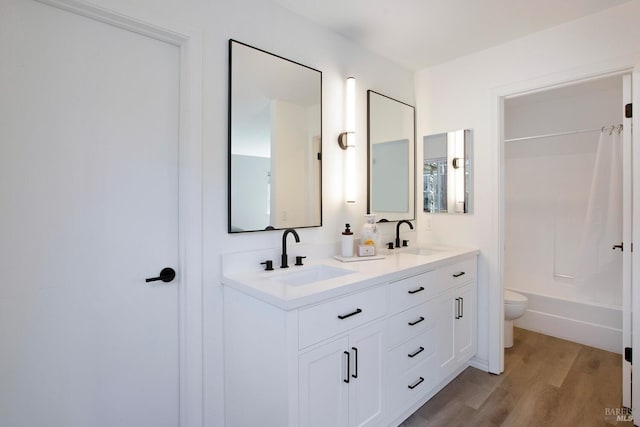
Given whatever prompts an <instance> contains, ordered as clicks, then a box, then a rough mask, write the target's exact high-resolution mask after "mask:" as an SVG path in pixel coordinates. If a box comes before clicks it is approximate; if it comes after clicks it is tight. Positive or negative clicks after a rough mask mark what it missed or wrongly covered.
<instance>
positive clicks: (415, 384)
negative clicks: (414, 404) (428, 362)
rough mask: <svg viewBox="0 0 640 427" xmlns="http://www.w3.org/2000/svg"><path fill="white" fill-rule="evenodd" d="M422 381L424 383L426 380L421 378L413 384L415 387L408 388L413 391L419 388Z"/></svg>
mask: <svg viewBox="0 0 640 427" xmlns="http://www.w3.org/2000/svg"><path fill="white" fill-rule="evenodd" d="M422 381H424V378H422V377H420V379H419V380H418V381H416V382H415V383H413V385H410V386H407V387H409V388H410V389H411V390H413V389H414V388H416V387H418V386H419V385H420V384H421V383H422Z"/></svg>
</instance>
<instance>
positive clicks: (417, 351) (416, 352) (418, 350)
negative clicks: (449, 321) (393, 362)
mask: <svg viewBox="0 0 640 427" xmlns="http://www.w3.org/2000/svg"><path fill="white" fill-rule="evenodd" d="M423 351H424V347H422V346H420V348H419V349H417V350H416V351H415V353H410V354H407V356H409V357H416V356H417V355H419V354H420V353H422V352H423Z"/></svg>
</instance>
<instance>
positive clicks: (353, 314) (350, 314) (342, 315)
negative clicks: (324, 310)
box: [338, 308, 362, 320]
mask: <svg viewBox="0 0 640 427" xmlns="http://www.w3.org/2000/svg"><path fill="white" fill-rule="evenodd" d="M358 313H362V310H361V309H359V308H358V309H356V311H353V312H351V313H349V314H339V315H338V319H340V320H343V319H346V318H347V317H351V316H355V315H356V314H358Z"/></svg>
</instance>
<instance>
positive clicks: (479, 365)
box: [469, 356, 489, 372]
mask: <svg viewBox="0 0 640 427" xmlns="http://www.w3.org/2000/svg"><path fill="white" fill-rule="evenodd" d="M469 366H473V367H474V368H476V369H480V370H481V371H485V372H489V361H488V360H485V359H480V358H479V357H478V356H473V358H472V359H471V360H470V361H469Z"/></svg>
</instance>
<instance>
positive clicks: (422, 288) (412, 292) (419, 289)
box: [408, 286, 424, 294]
mask: <svg viewBox="0 0 640 427" xmlns="http://www.w3.org/2000/svg"><path fill="white" fill-rule="evenodd" d="M420 291H424V286H420V287H419V288H418V289H414V290H412V291H408V292H409V293H410V294H417V293H418V292H420Z"/></svg>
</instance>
